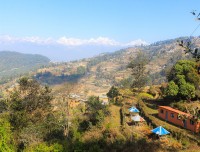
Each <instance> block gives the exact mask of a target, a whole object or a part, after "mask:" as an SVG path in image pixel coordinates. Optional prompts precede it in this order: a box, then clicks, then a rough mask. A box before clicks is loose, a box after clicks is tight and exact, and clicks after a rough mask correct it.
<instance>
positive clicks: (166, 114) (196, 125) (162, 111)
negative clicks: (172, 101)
mask: <svg viewBox="0 0 200 152" xmlns="http://www.w3.org/2000/svg"><path fill="white" fill-rule="evenodd" d="M181 115H183V116H185V117H186V118H187V119H181V117H180V116H181ZM158 116H159V117H160V118H162V119H164V120H166V121H168V122H171V123H173V124H175V125H177V126H181V127H183V128H186V129H189V130H191V131H193V132H196V133H199V132H200V122H198V121H194V120H193V119H192V117H193V116H192V115H190V114H188V113H185V112H182V111H180V110H177V109H173V108H171V107H168V106H159V109H158Z"/></svg>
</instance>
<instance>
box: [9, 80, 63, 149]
mask: <svg viewBox="0 0 200 152" xmlns="http://www.w3.org/2000/svg"><path fill="white" fill-rule="evenodd" d="M18 83H19V85H18V87H16V88H14V89H13V90H12V91H11V92H10V96H9V99H8V107H9V108H8V112H9V121H10V124H11V126H12V130H13V132H14V134H15V138H16V143H17V144H18V146H19V147H20V149H24V148H25V147H28V146H30V145H31V144H36V143H38V141H44V140H46V141H50V140H52V139H55V138H58V137H60V135H59V134H60V133H59V130H60V126H59V123H58V121H57V118H56V117H55V116H54V114H53V112H52V105H51V101H52V99H53V96H52V94H51V89H50V88H49V87H47V86H44V87H43V86H41V85H40V84H39V83H38V82H37V81H35V80H33V79H30V78H27V77H22V78H21V79H20V80H19V81H18ZM55 134H56V135H55Z"/></svg>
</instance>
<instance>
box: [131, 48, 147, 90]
mask: <svg viewBox="0 0 200 152" xmlns="http://www.w3.org/2000/svg"><path fill="white" fill-rule="evenodd" d="M147 63H148V58H147V56H146V55H145V54H144V53H143V52H141V51H139V52H138V53H137V56H136V57H135V59H134V60H132V61H131V62H130V63H129V64H128V68H130V69H131V72H132V75H133V78H134V80H133V84H132V87H136V88H141V87H143V86H144V85H145V84H146V81H147V76H146V72H145V69H146V67H145V66H146V65H147Z"/></svg>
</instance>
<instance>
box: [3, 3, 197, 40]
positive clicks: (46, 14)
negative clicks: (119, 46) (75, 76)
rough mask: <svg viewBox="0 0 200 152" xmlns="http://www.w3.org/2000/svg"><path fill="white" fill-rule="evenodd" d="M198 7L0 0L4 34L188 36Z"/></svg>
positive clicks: (117, 37)
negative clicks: (194, 11) (193, 13)
mask: <svg viewBox="0 0 200 152" xmlns="http://www.w3.org/2000/svg"><path fill="white" fill-rule="evenodd" d="M195 9H196V10H197V11H198V10H199V11H200V1H199V0H192V1H191V0H0V35H10V36H17V37H29V36H38V37H42V38H48V37H52V38H59V37H63V36H65V37H69V38H79V39H90V38H97V37H108V38H110V39H114V40H116V41H120V42H128V41H132V40H135V39H139V38H141V39H143V40H145V41H147V42H154V41H158V40H163V39H169V38H175V37H178V36H187V35H189V34H190V33H191V32H192V30H193V29H194V28H195V27H196V26H197V24H198V22H197V21H194V19H193V16H192V15H191V14H190V12H191V11H192V10H195ZM198 33H199V32H198ZM196 34H197V33H196Z"/></svg>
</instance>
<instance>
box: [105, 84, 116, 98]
mask: <svg viewBox="0 0 200 152" xmlns="http://www.w3.org/2000/svg"><path fill="white" fill-rule="evenodd" d="M118 95H119V91H118V89H117V88H116V87H114V86H112V87H111V88H110V90H109V91H108V93H107V96H108V97H109V98H111V99H113V98H115V97H117V96H118Z"/></svg>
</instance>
